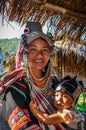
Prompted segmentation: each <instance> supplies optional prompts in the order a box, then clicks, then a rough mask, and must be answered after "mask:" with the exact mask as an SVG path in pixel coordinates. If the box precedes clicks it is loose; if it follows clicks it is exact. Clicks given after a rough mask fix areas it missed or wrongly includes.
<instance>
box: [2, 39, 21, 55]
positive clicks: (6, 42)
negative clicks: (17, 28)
mask: <svg viewBox="0 0 86 130" xmlns="http://www.w3.org/2000/svg"><path fill="white" fill-rule="evenodd" d="M19 42H20V39H18V38H12V39H0V48H2V53H3V54H4V55H6V54H10V53H12V52H16V51H17V48H18V44H19Z"/></svg>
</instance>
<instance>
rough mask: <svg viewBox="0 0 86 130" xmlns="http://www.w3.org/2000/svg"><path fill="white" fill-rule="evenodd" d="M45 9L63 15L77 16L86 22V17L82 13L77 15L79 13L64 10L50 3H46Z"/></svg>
mask: <svg viewBox="0 0 86 130" xmlns="http://www.w3.org/2000/svg"><path fill="white" fill-rule="evenodd" d="M44 7H45V8H46V9H50V10H53V11H55V12H58V11H59V12H61V13H63V14H69V15H72V16H75V17H78V18H82V19H84V20H86V15H84V14H81V13H77V12H75V11H72V10H69V9H65V8H62V7H60V6H57V5H53V4H50V3H45V5H44Z"/></svg>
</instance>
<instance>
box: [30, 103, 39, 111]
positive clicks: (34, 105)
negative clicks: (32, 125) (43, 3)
mask: <svg viewBox="0 0 86 130" xmlns="http://www.w3.org/2000/svg"><path fill="white" fill-rule="evenodd" d="M29 106H30V110H31V112H32V113H34V110H35V109H37V104H36V102H34V101H31V102H30V104H29Z"/></svg>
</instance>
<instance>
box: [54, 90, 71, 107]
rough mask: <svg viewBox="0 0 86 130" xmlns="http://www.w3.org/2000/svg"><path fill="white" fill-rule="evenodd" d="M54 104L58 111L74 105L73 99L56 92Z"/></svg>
mask: <svg viewBox="0 0 86 130" xmlns="http://www.w3.org/2000/svg"><path fill="white" fill-rule="evenodd" d="M54 104H55V107H56V108H57V109H63V108H65V109H68V108H70V107H71V106H72V104H73V98H72V97H71V96H69V95H68V94H66V93H62V92H55V99H54Z"/></svg>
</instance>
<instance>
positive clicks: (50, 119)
mask: <svg viewBox="0 0 86 130" xmlns="http://www.w3.org/2000/svg"><path fill="white" fill-rule="evenodd" d="M30 109H31V111H32V113H33V114H34V116H35V117H36V118H37V119H38V120H40V121H41V122H43V123H45V124H48V125H52V124H59V123H63V122H64V123H70V122H71V121H72V120H73V118H72V117H71V116H70V115H69V113H64V114H63V113H61V112H56V113H55V114H51V115H49V114H47V113H45V112H42V111H40V110H38V109H37V104H36V103H35V102H33V101H31V102H30Z"/></svg>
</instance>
